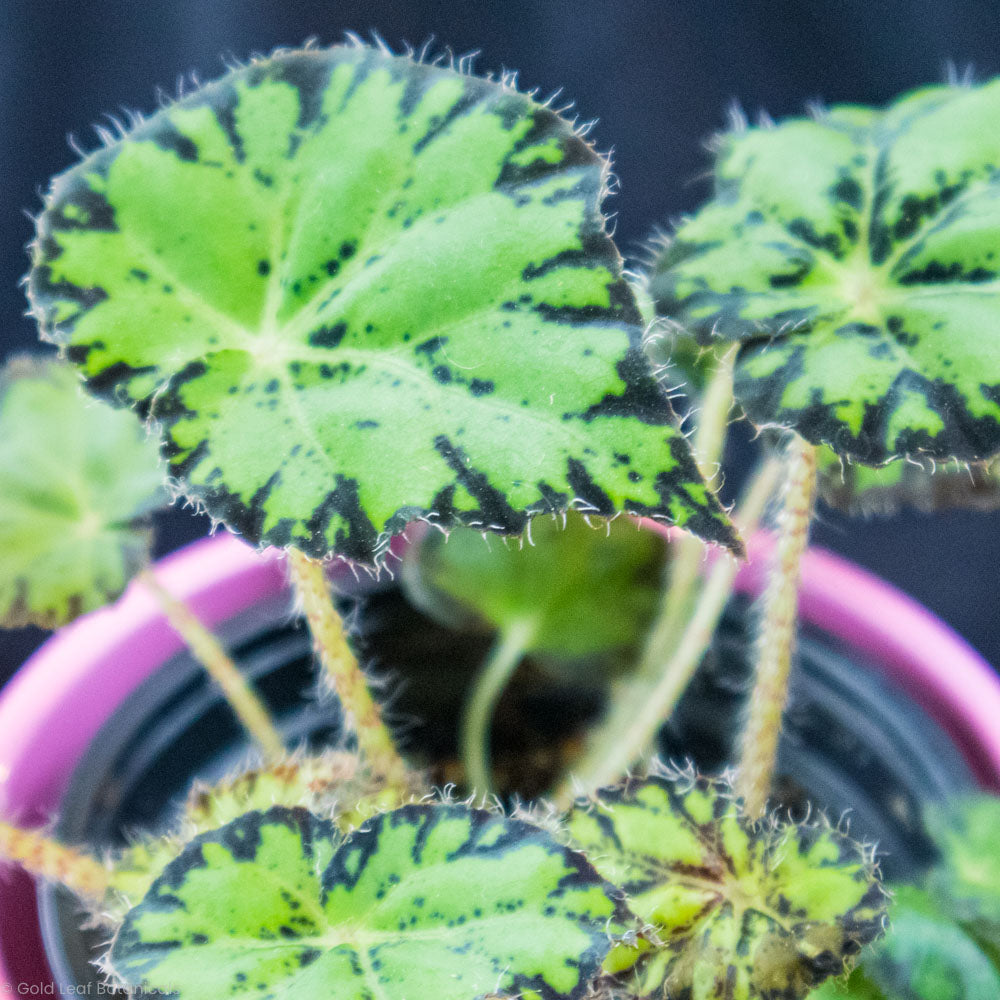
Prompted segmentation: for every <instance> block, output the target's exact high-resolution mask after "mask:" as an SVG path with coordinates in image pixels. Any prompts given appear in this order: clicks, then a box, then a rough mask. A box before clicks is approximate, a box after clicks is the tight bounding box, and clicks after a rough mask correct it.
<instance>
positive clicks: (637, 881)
mask: <svg viewBox="0 0 1000 1000" xmlns="http://www.w3.org/2000/svg"><path fill="white" fill-rule="evenodd" d="M566 831H567V835H568V838H569V842H570V843H571V844H572V845H573V846H574V847H576V848H577V849H578V850H581V851H583V852H584V853H585V854H586V855H587V856H588V857H589V858H590V860H591V861H592V863H593V864H594V865H595V867H596V868H597V869H598V871H600V872H601V873H602V874H603V875H604V876H605V877H606V878H608V879H609V880H611V881H613V882H615V883H616V884H618V885H620V886H621V887H622V888H623V889H624V890H625V892H626V894H627V898H628V901H629V905H630V907H631V908H632V910H633V911H634V912H635V914H636V915H637V916H638V917H639V918H640V919H643V920H645V921H647V922H648V923H649V924H651V925H652V929H653V935H652V937H651V940H652V942H653V943H652V946H648V945H646V944H645V943H643V944H641V945H640V946H639V947H635V948H632V947H628V946H625V945H623V946H620V947H619V948H617V949H616V950H615V951H614V952H612V954H611V955H610V956H609V959H608V961H607V963H606V965H605V967H606V969H607V970H608V971H609V972H613V973H617V974H619V975H623V976H627V977H628V984H629V985H628V988H629V989H630V990H631V991H633V992H634V993H636V994H638V995H639V996H642V997H652V996H657V997H662V996H667V997H673V996H678V997H681V996H683V997H688V998H690V1000H717V998H719V997H726V998H727V1000H771V998H774V997H782V998H788V1000H795V998H800V997H805V996H806V995H807V994H808V992H809V990H810V989H812V987H814V986H816V985H817V984H819V983H820V982H821V981H822V980H824V979H825V978H827V977H828V976H831V975H838V974H839V973H841V972H843V970H844V968H845V964H846V963H847V962H848V961H849V960H850V959H851V958H852V957H853V956H854V955H856V954H857V952H858V951H859V950H860V948H861V946H862V945H863V944H865V943H866V942H868V941H871V940H872V939H873V938H875V937H876V936H877V935H878V934H879V932H880V930H881V927H882V922H883V918H884V914H885V903H886V897H885V894H884V893H883V891H882V889H881V887H880V886H879V883H878V881H877V880H876V878H875V874H874V871H873V866H872V863H871V860H870V858H869V857H867V855H866V854H865V852H863V851H862V850H861V848H860V847H859V846H858V845H857V844H855V843H854V842H853V841H851V840H850V839H849V838H847V837H845V836H843V835H842V834H840V833H838V832H837V831H835V830H833V829H831V828H830V827H829V826H826V825H824V824H815V825H783V824H774V825H770V824H768V823H753V822H751V821H749V820H747V819H745V818H744V817H743V815H742V814H741V810H740V805H739V803H738V801H736V800H734V799H733V798H732V796H731V793H730V791H729V788H728V786H727V785H725V784H724V783H722V782H715V781H709V780H705V779H699V780H695V779H687V778H676V779H668V778H661V777H652V778H646V779H629V780H627V781H626V782H624V783H623V784H622V785H620V786H618V787H615V788H609V789H603V790H601V791H600V792H598V793H597V794H596V795H595V796H594V797H593V798H592V799H584V800H580V801H579V802H578V803H577V804H576V805H575V806H574V808H573V810H572V811H571V812H570V814H569V818H568V824H567V827H566Z"/></svg>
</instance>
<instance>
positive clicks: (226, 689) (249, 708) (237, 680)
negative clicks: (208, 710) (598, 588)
mask: <svg viewBox="0 0 1000 1000" xmlns="http://www.w3.org/2000/svg"><path fill="white" fill-rule="evenodd" d="M140 579H141V580H142V583H143V585H144V586H145V587H146V589H147V590H148V591H149V592H150V593H151V594H152V595H153V596H154V597H155V598H156V600H157V601H158V602H159V605H160V608H161V609H162V610H163V614H164V615H165V616H166V619H167V621H168V622H169V623H170V627H171V628H172V629H173V630H174V631H175V632H176V633H177V634H178V635H179V636H180V637H181V638H182V639H183V640H184V641H185V642H186V643H187V645H188V648H189V649H190V650H191V653H192V654H193V655H194V657H195V659H197V660H198V662H199V663H201V665H202V666H203V667H204V668H205V671H206V672H207V673H208V675H209V676H210V677H211V678H212V680H213V681H215V683H216V684H217V685H218V686H219V688H220V689H221V691H222V693H223V694H224V695H225V696H226V700H227V701H228V702H229V705H230V707H231V708H232V710H233V711H234V712H235V713H236V717H237V718H238V719H239V720H240V722H241V723H242V724H243V726H244V728H245V729H246V731H247V732H248V733H249V734H250V736H251V737H252V738H253V739H254V740H255V741H256V742H257V744H258V746H259V747H260V749H261V752H262V753H263V754H264V759H265V760H266V761H275V760H279V759H280V758H281V757H282V756H283V755H284V753H285V746H284V743H283V741H282V739H281V734H280V733H279V732H278V730H277V729H276V728H275V725H274V722H273V721H272V719H271V716H270V714H269V713H268V711H267V709H266V708H265V707H264V703H263V702H262V701H261V700H260V698H259V697H258V696H257V693H256V692H255V691H254V689H253V687H252V686H251V685H250V683H249V682H248V681H247V679H246V678H245V677H244V676H243V674H242V673H241V671H240V669H239V667H237V666H236V664H235V663H233V661H232V659H231V658H230V656H229V654H228V653H227V652H226V651H225V649H223V648H222V645H221V643H220V642H219V640H218V639H216V637H215V636H214V635H212V633H211V632H210V631H209V630H208V629H207V628H205V626H204V625H203V624H202V623H201V622H200V621H199V620H198V619H197V618H196V617H195V615H194V613H193V612H192V611H191V609H190V608H189V607H188V606H187V605H186V604H185V603H184V602H183V601H181V600H179V599H178V598H177V597H175V596H174V595H173V594H171V593H170V591H168V590H167V589H166V588H165V587H164V586H163V584H162V583H160V581H159V580H158V579H157V578H156V576H155V574H154V573H153V571H152V570H149V569H146V570H143V572H142V573H141V574H140Z"/></svg>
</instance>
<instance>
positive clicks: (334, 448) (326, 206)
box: [29, 47, 739, 561]
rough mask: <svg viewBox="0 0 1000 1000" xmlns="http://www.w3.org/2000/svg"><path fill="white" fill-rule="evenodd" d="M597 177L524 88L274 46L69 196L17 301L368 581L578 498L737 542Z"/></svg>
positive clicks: (112, 151) (249, 503)
mask: <svg viewBox="0 0 1000 1000" xmlns="http://www.w3.org/2000/svg"><path fill="white" fill-rule="evenodd" d="M606 182H607V163H606V161H605V160H604V159H603V158H602V157H600V156H599V155H598V154H597V153H595V152H594V150H593V149H591V148H590V147H589V146H588V145H587V144H586V143H585V142H584V141H583V140H582V139H581V138H580V136H578V135H577V134H576V133H575V132H574V130H573V127H572V125H571V124H570V123H568V122H566V121H565V120H563V119H562V118H560V117H559V116H558V115H556V114H554V113H553V112H552V111H551V110H549V109H547V108H545V107H543V106H541V105H539V104H537V103H536V102H534V101H532V100H531V99H530V98H529V97H527V96H524V95H522V94H518V93H517V92H516V91H514V90H512V89H511V88H510V87H508V86H505V85H502V84H500V83H498V82H495V81H489V80H482V79H476V78H474V77H470V76H466V75H463V74H462V73H459V72H456V71H454V70H451V69H448V68H446V67H442V66H435V65H424V64H418V63H416V62H414V61H413V60H411V59H407V58H402V57H392V56H389V55H387V54H385V53H384V52H381V51H379V50H376V49H366V48H363V47H338V48H332V49H328V50H315V49H314V50H308V51H299V52H283V53H278V54H275V55H274V56H273V57H271V58H268V59H263V60H259V61H256V62H254V63H252V64H251V65H250V66H247V67H245V68H242V69H239V70H236V71H234V72H231V73H230V74H229V75H227V76H226V77H224V78H223V79H221V80H219V81H218V82H216V83H213V84H210V85H208V86H206V87H204V88H202V89H201V90H199V91H197V92H195V93H193V94H191V95H189V96H187V97H185V98H184V99H182V100H180V101H178V102H177V103H175V104H173V105H171V106H170V107H169V108H166V109H164V110H161V111H160V112H159V113H157V114H156V115H154V116H153V117H151V118H149V119H148V120H146V121H144V122H143V123H142V124H140V125H138V126H137V127H136V128H135V129H134V130H133V131H132V132H131V133H130V134H129V135H128V136H126V137H125V138H124V139H122V140H121V141H119V142H117V143H115V144H113V145H111V146H109V147H108V148H106V149H102V150H100V151H98V152H97V153H95V154H93V155H92V156H90V157H88V158H87V159H86V160H84V161H83V162H82V163H81V164H79V165H78V166H77V167H75V168H74V169H73V170H71V171H69V172H68V173H66V174H64V175H62V176H61V177H58V178H57V179H56V180H55V181H54V183H53V186H52V191H51V193H50V195H49V197H48V199H47V200H46V206H45V211H44V212H43V214H42V216H41V218H40V221H39V235H38V240H37V242H36V245H35V249H34V268H33V270H32V272H31V275H30V279H29V293H30V297H31V301H32V305H33V309H34V312H35V315H36V316H37V317H38V319H39V321H40V323H41V326H42V331H43V335H44V336H46V337H48V338H51V339H53V340H55V341H57V342H58V343H60V344H62V345H64V349H65V352H66V354H67V355H68V356H69V357H70V358H71V359H72V360H73V361H74V362H75V363H77V364H78V365H79V366H80V368H81V370H82V372H83V374H84V376H85V377H86V379H87V383H88V385H89V387H90V389H91V390H92V391H94V392H96V393H97V394H99V395H101V396H103V397H105V398H108V399H111V400H113V401H115V402H117V403H120V404H124V405H131V406H135V407H137V408H138V409H139V411H140V413H143V414H146V413H147V412H150V411H151V413H152V416H153V418H155V420H156V421H157V422H158V423H159V425H160V426H161V428H162V433H163V435H164V441H165V445H164V447H165V454H166V455H167V457H168V459H169V462H170V466H171V470H172V472H173V474H174V475H175V476H176V477H177V478H178V480H179V481H180V483H181V486H182V488H183V490H184V491H185V492H186V493H187V495H189V496H191V497H193V498H195V499H196V500H197V501H198V502H199V503H201V504H203V505H204V507H205V508H206V509H207V511H208V512H209V513H210V514H212V515H213V516H215V517H217V518H220V519H221V520H223V521H224V522H226V524H227V525H228V526H229V527H231V528H232V529H234V530H236V531H238V532H240V533H242V534H244V535H245V536H246V537H247V538H249V539H250V540H252V541H254V542H258V543H262V544H274V545H281V546H286V545H294V546H296V547H298V548H300V549H302V550H304V551H306V552H307V553H309V554H311V555H314V556H323V555H326V554H327V553H328V552H330V551H333V552H336V553H338V554H341V555H345V556H348V557H351V558H354V559H358V560H363V561H372V560H378V558H379V557H380V556H381V554H382V553H383V552H384V551H385V548H386V545H387V543H388V539H389V537H390V536H391V535H392V534H393V533H395V532H398V531H400V530H401V529H402V528H403V526H404V525H405V524H406V523H407V521H409V520H411V519H413V518H415V517H425V518H428V519H433V520H436V521H437V522H439V523H440V524H443V525H452V524H455V523H463V524H468V525H471V526H475V527H479V528H482V529H488V530H495V531H501V532H506V533H519V532H520V531H521V530H523V528H524V527H525V523H526V520H527V518H528V517H529V516H531V515H533V514H536V513H540V512H548V511H561V510H565V509H566V508H568V507H571V506H582V507H586V508H588V509H590V510H593V511H595V512H597V513H600V514H603V515H611V514H613V513H615V512H617V511H620V510H629V511H633V512H635V513H638V514H648V515H650V516H653V517H657V518H660V519H662V520H665V521H671V522H675V523H677V524H680V525H682V526H684V527H686V528H688V529H690V530H691V531H694V532H695V533H697V534H700V535H702V536H703V537H705V538H709V539H712V540H716V541H721V542H723V543H724V544H726V545H729V546H731V547H733V548H739V543H738V542H737V540H736V538H735V535H734V531H733V529H732V527H731V525H730V524H729V522H728V520H727V519H726V517H725V515H724V513H723V512H722V509H721V508H720V506H719V504H718V503H717V501H716V499H715V497H714V496H713V495H712V494H711V493H709V491H708V490H707V488H706V486H705V484H704V482H703V481H702V480H701V478H700V476H699V474H698V472H697V469H696V467H695V465H694V462H693V460H692V458H691V455H690V452H689V450H688V448H687V444H686V442H685V440H684V438H683V437H682V436H681V435H680V433H679V432H678V431H677V429H676V426H675V423H674V417H673V413H672V411H671V408H670V405H669V403H668V401H667V398H666V394H665V393H664V391H663V390H662V389H661V388H660V386H659V385H658V384H657V383H656V381H655V379H654V377H653V375H652V372H651V369H650V366H649V364H648V362H647V361H646V359H645V356H644V355H643V352H642V349H641V332H642V331H641V329H640V322H641V320H640V316H639V312H638V310H637V307H636V303H635V299H634V297H633V294H632V292H631V290H630V288H629V285H628V283H627V282H626V280H625V279H624V278H623V276H622V269H621V258H620V256H619V254H618V252H617V250H616V249H615V246H614V244H613V243H612V242H611V240H610V238H609V237H608V236H607V234H606V232H605V226H604V218H603V216H602V214H601V202H602V200H603V198H604V196H605V194H606V190H607V184H606ZM619 453H627V454H628V455H629V456H630V460H629V462H628V463H627V464H622V463H620V462H619V461H617V459H616V458H615V455H616V454H619Z"/></svg>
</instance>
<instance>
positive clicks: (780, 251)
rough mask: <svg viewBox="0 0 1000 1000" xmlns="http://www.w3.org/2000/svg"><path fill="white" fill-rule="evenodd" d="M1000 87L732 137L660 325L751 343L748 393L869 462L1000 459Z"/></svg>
mask: <svg viewBox="0 0 1000 1000" xmlns="http://www.w3.org/2000/svg"><path fill="white" fill-rule="evenodd" d="M998 166H1000V81H994V82H992V83H989V84H987V85H985V86H982V87H976V88H968V87H961V86H939V87H929V88H926V89H924V90H920V91H917V92H915V93H912V94H910V95H907V96H906V97H903V98H902V99H900V100H899V101H897V102H896V103H895V104H893V105H891V106H890V107H888V108H887V109H886V110H884V111H874V110H870V109H865V108H858V107H836V108H833V109H832V110H830V111H829V112H826V113H822V114H819V115H817V116H816V117H815V118H813V119H795V120H790V121H787V122H784V123H782V124H780V125H779V126H778V127H776V128H751V129H748V130H744V131H738V132H735V133H732V134H729V135H726V136H724V137H723V138H722V139H721V140H720V143H719V154H718V160H717V165H716V196H715V198H714V200H712V201H711V202H710V203H709V204H708V205H706V207H704V208H703V209H702V210H701V211H700V212H698V213H697V214H696V215H695V216H694V217H693V218H692V219H691V220H690V221H688V222H687V223H685V224H684V225H682V226H681V227H680V228H679V230H678V231H677V234H676V239H675V240H674V242H673V243H672V244H671V245H669V246H668V247H667V248H666V249H665V250H664V251H663V253H662V254H661V255H660V257H659V259H658V261H657V262H656V265H655V267H654V269H653V273H652V275H651V288H652V293H653V296H654V298H655V299H656V302H657V307H658V309H659V310H660V311H661V313H663V314H665V315H670V316H673V317H675V318H677V319H679V320H681V321H682V322H684V323H685V324H687V325H688V326H689V327H690V328H691V329H692V331H693V332H694V333H695V334H696V335H697V336H698V337H699V338H700V339H702V340H703V341H708V340H710V339H712V338H715V337H720V338H724V339H727V340H737V341H740V342H742V345H743V346H742V349H741V351H740V355H739V357H738V359H737V365H736V394H737V398H738V399H739V400H740V401H741V402H742V403H743V405H744V407H745V408H746V410H747V413H748V414H749V416H750V418H751V419H752V420H753V421H754V422H755V423H757V424H762V425H773V424H777V425H782V426H785V427H793V428H795V429H796V430H797V431H798V432H799V433H800V434H802V435H803V436H804V437H806V438H807V439H808V440H809V441H812V442H814V443H817V444H818V443H825V444H828V445H830V446H831V447H832V448H833V449H834V450H835V451H836V452H837V453H838V454H840V455H844V456H848V457H850V458H852V459H856V460H858V461H861V462H865V463H868V464H873V465H878V464H882V463H884V462H886V461H888V460H890V459H892V458H894V457H898V456H901V455H913V456H920V455H928V456H931V457H933V458H938V459H947V458H958V459H961V460H963V461H965V460H968V461H974V460H980V459H986V458H989V457H990V456H991V455H993V454H994V453H996V452H997V451H998V450H1000V278H998V266H1000V174H998V169H997V168H998Z"/></svg>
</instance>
